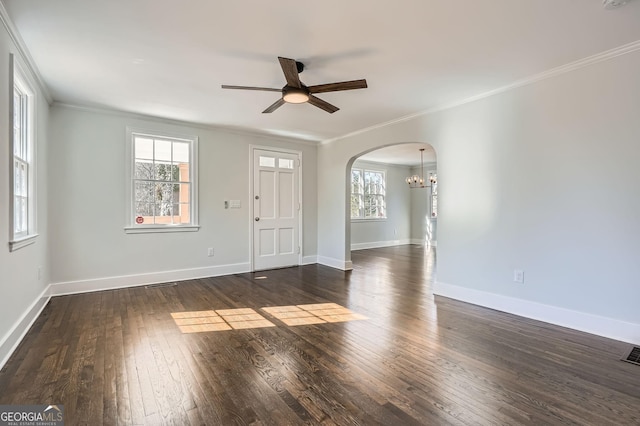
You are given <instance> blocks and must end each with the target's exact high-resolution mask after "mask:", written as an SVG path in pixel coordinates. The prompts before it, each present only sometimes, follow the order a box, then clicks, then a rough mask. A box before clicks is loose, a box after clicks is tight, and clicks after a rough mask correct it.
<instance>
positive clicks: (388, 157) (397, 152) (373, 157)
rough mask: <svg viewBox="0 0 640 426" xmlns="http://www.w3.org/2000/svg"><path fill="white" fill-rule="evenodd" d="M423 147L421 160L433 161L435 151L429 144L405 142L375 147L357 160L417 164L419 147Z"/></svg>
mask: <svg viewBox="0 0 640 426" xmlns="http://www.w3.org/2000/svg"><path fill="white" fill-rule="evenodd" d="M421 148H423V149H424V152H423V154H422V158H423V162H424V163H425V164H426V163H435V162H436V152H435V150H434V149H433V147H432V146H431V145H427V144H424V143H405V144H402V145H392V146H387V147H384V148H380V149H376V150H375V151H371V152H368V153H366V154H364V155H361V156H360V157H358V160H363V161H372V162H374V163H388V164H397V165H400V166H419V165H420V149H421Z"/></svg>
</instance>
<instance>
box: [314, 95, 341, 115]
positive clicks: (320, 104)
mask: <svg viewBox="0 0 640 426" xmlns="http://www.w3.org/2000/svg"><path fill="white" fill-rule="evenodd" d="M307 102H309V103H310V104H311V105H313V106H317V107H318V108H320V109H323V110H325V111H327V112H328V113H329V114H333V113H334V112H336V111H338V110H339V109H340V108H338V107H337V106H335V105H331V104H330V103H329V102H327V101H323V100H322V99H320V98H316V97H315V96H313V95H309V100H308V101H307Z"/></svg>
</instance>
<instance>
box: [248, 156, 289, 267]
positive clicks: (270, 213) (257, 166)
mask: <svg viewBox="0 0 640 426" xmlns="http://www.w3.org/2000/svg"><path fill="white" fill-rule="evenodd" d="M299 164H300V162H299V158H298V155H297V154H292V153H286V152H276V151H267V150H259V149H255V150H254V153H253V167H254V173H253V176H254V181H253V200H254V203H253V213H254V217H253V244H254V247H253V267H254V270H260V269H271V268H281V267H285V266H292V265H298V264H299V263H300V254H299V248H298V247H299V244H300V235H299V233H300V231H299V229H300V200H299V180H300V167H299Z"/></svg>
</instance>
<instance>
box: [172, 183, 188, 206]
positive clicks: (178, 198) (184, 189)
mask: <svg viewBox="0 0 640 426" xmlns="http://www.w3.org/2000/svg"><path fill="white" fill-rule="evenodd" d="M175 187H177V188H175ZM175 187H174V192H173V197H174V198H173V201H174V202H177V203H188V202H189V201H190V200H191V199H190V197H189V191H190V189H191V186H190V185H189V184H188V183H180V184H175ZM176 189H177V190H176Z"/></svg>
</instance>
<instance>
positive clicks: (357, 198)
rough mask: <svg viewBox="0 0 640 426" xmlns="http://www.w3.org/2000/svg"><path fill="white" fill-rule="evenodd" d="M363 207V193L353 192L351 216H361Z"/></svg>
mask: <svg viewBox="0 0 640 426" xmlns="http://www.w3.org/2000/svg"><path fill="white" fill-rule="evenodd" d="M361 208H362V195H358V194H351V217H360V214H361Z"/></svg>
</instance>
